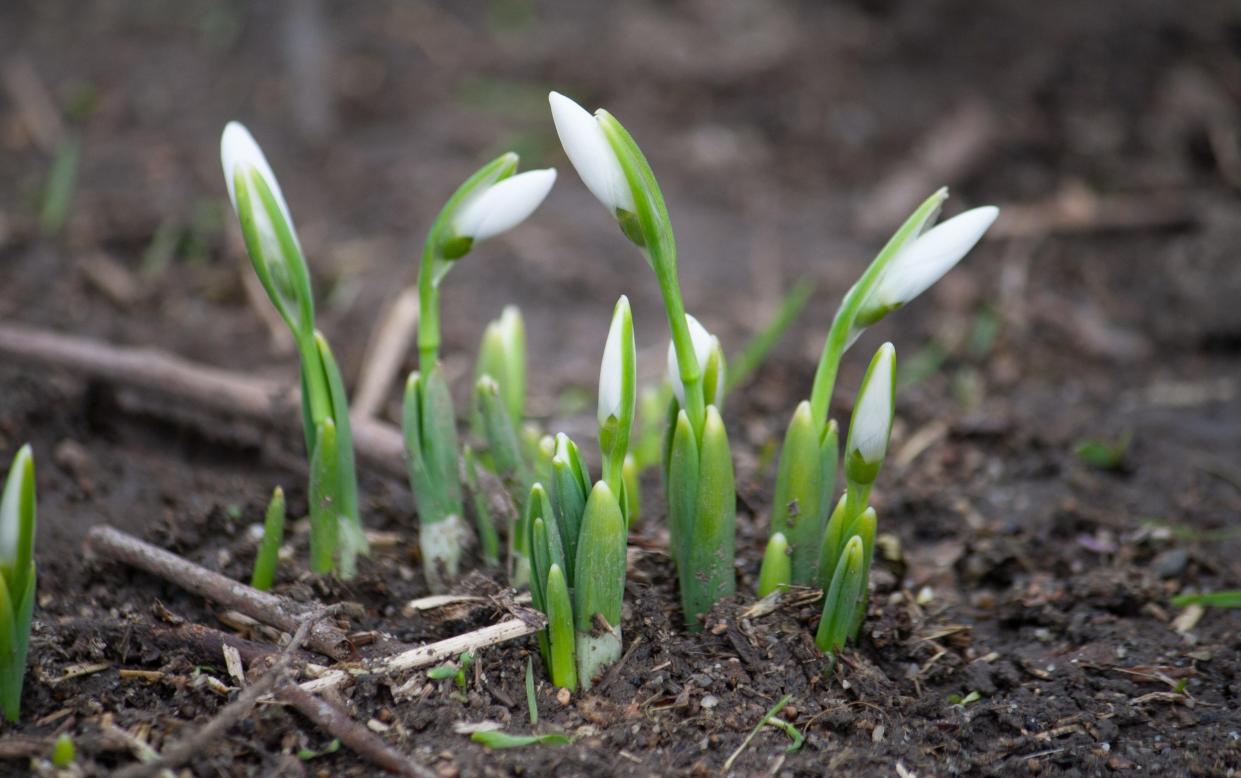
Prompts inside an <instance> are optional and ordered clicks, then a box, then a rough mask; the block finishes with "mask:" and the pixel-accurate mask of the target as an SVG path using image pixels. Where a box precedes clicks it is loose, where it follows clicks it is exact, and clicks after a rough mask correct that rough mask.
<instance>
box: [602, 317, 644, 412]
mask: <svg viewBox="0 0 1241 778" xmlns="http://www.w3.org/2000/svg"><path fill="white" fill-rule="evenodd" d="M626 384H628V385H629V391H628V392H626ZM635 384H636V373H635V368H634V340H633V316H632V314H631V313H630V310H629V298H628V297H625V296H624V295H621V298H620V300H619V301H618V302H617V303H616V310H615V311H614V312H613V313H612V326H611V327H610V328H609V329H608V339H607V343H605V344H604V346H603V362H602V363H601V364H600V365H599V413H598V418H599V423H600V424H606V423H607V420H608V419H609V418H610V417H613V416H615V417H616V418H617V419H630V418H633V413H634V408H633V404H634V401H635V398H636V394H637V390H636V387H635V386H634V385H635ZM626 395H627V396H628V401H629V407H628V408H625V407H624V404H625V400H626Z"/></svg>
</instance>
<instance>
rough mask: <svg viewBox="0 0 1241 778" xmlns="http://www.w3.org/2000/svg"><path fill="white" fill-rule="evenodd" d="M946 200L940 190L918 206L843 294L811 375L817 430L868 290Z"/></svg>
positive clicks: (867, 295) (811, 395)
mask: <svg viewBox="0 0 1241 778" xmlns="http://www.w3.org/2000/svg"><path fill="white" fill-rule="evenodd" d="M947 197H948V191H947V190H946V189H941V190H939V191H938V192H936V193H935V194H933V195H931V196H930V197H928V198H927V199H926V200H925V201H924V202H923V203H922V205H920V206H918V209H917V210H916V211H914V212H913V214H912V215H911V216H910V217H909V218H908V219H906V220H905V223H904V224H902V225H901V228H900V229H899V230H897V231H896V234H895V235H893V236H892V237H891V238H890V239H889V240H888V242H887V244H885V245H884V247H883V249H882V250H880V252H879V254H878V255H877V256H876V257H875V259H874V260H873V261H872V262H871V263H870V266H869V267H867V268H866V272H864V273H863V274H862V277H861V278H859V279H858V280H857V281H856V282H855V283H854V284H853V286H852V287H851V288H850V289H849V291H848V293H847V294H845V299H844V301H842V302H841V304H840V308H839V309H838V310H837V311H836V316H835V317H834V318H833V319H832V326H831V329H829V330H828V333H827V340H826V342H824V344H823V354H822V356H820V357H819V367H818V369H817V370H816V371H815V374H814V388H813V390H812V391H811V393H810V409H811V411H812V412H813V413H814V419H815V421H816V422H817V423H818V424H819V425H820V426H822V425H824V424H826V423H827V412H828V405H829V404H830V403H831V400H832V391H833V390H834V389H835V386H836V374H837V372H839V370H840V360H841V358H842V357H843V356H844V353H845V351H847V350H848V348H849V346H850V345H851V343H852V337H853V336H854V335H855V334H856V332H855V330H854V325H855V324H857V318H858V313H859V312H860V311H861V309H862V305H863V304H864V303H865V302H866V298H867V297H869V296H870V293H871V290H872V289H874V288H875V284H877V283H879V277H880V276H881V275H883V271H884V269H885V268H886V267H887V266H888V263H890V262H891V261H892V260H893V259H894V258H895V257H896V255H897V254H899V253H900V250H901V248H903V247H904V246H905V244H906V243H908V242H909V241H910V240H912V239H914V238H916V237H917V236H918V235H919V234H920V233H921V232H922V229H923V227H924V226H925V225H926V224H927V223H928V222H930V221H931V219H932V218H934V216H935V214H936V213H937V212H938V211H939V207H940V205H941V204H943V202H944V200H945V199H947Z"/></svg>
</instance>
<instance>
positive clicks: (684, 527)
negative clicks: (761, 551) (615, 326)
mask: <svg viewBox="0 0 1241 778" xmlns="http://www.w3.org/2000/svg"><path fill="white" fill-rule="evenodd" d="M549 101H550V103H551V110H552V118H553V119H554V120H555V124H556V132H557V133H558V135H559V136H560V141H561V144H562V145H563V146H564V150H565V153H566V154H567V155H568V157H569V160H570V161H571V162H572V163H573V166H574V168H576V170H577V172H578V175H579V176H581V178H582V182H583V183H584V184H585V185H586V187H587V188H588V189H589V190H590V191H591V193H592V194H593V195H594V196H595V197H596V198H597V199H598V200H599V201H600V202H601V203H603V205H604V206H605V207H606V208H607V209H608V211H609V212H610V213H611V214H612V215H613V216H614V217H615V218H616V220H617V224H618V225H619V227H620V230H621V232H622V233H623V234H624V235H625V236H626V237H627V238H629V240H630V241H632V242H633V243H634V244H635V245H636V246H638V248H639V249H641V250H642V251H643V253H644V255H645V257H646V260H647V263H648V264H649V265H650V267H651V269H652V270H653V271H654V272H655V277H656V280H657V281H658V283H659V288H660V292H661V295H662V297H663V302H664V309H665V312H666V314H667V317H668V326H669V329H670V330H671V333H672V348H671V352H672V358H671V364H670V367H671V368H672V370H671V372H672V373H673V385H674V390H675V391H676V393H677V394H676V400H675V401H674V403H673V404H672V406H671V412H670V414H669V421H670V423H669V428H668V433H667V434H666V436H665V440H666V446H665V453H664V463H665V464H664V476H665V487H666V492H667V502H668V514H669V531H670V535H671V538H672V555H673V558H674V559H675V560H676V562H677V568H678V574H679V581H680V590H681V603H682V609H683V611H684V616H685V623H686V625H687V627H689V628H690V629H691V630H698V629H701V628H702V625H701V622H700V620H699V617H700V616H701V615H702V614H703V613H705V611H706V610H707V609H709V608H710V607H711V605H712V603H714V602H715V601H716V600H718V599H720V598H721V597H726V596H728V595H731V594H732V593H733V591H734V587H735V580H734V576H733V558H734V543H735V538H734V531H735V522H736V494H735V490H734V482H733V467H732V457H731V454H730V451H729V447H728V437H727V434H726V432H725V429H724V423H723V420H722V419H721V418H720V409H719V406H720V403H721V401H722V398H723V394H724V360H723V353H722V352H721V351H720V349H719V344H718V341H714V339H713V338H710V336H707V338H706V339H704V338H703V337H702V336H703V335H704V334H705V332H706V331H705V330H704V329H703V328H702V327H701V326H700V325H697V322H696V321H695V320H693V319H692V317H690V316H688V315H686V313H685V305H684V302H683V301H682V297H681V289H680V283H679V280H678V278H677V254H676V238H675V236H674V234H673V231H672V224H671V222H670V220H669V218H668V210H667V208H666V206H665V204H664V199H663V195H662V193H661V192H660V189H659V184H658V183H657V181H656V180H655V174H654V172H653V171H652V170H651V168H650V165H649V164H648V163H647V161H646V158H645V157H644V156H643V155H642V152H641V150H640V149H639V148H638V145H637V143H635V142H634V140H633V138H632V136H630V134H629V132H628V131H627V130H625V128H624V127H623V126H622V125H621V124H620V122H618V121H617V120H616V119H615V117H613V116H612V115H611V114H609V113H608V112H607V111H604V110H602V109H600V110H599V111H597V112H596V113H595V114H594V115H593V116H592V115H591V114H590V113H588V112H587V111H585V110H584V109H583V108H582V107H581V106H579V105H578V104H577V103H575V102H573V101H572V100H570V99H569V98H567V97H564V96H563V95H560V94H558V93H556V92H553V93H551V95H550V96H549ZM712 341H714V345H712Z"/></svg>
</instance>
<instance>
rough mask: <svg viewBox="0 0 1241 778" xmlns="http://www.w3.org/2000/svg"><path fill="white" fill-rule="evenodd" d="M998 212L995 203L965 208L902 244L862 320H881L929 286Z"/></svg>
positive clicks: (868, 301) (955, 261)
mask: <svg viewBox="0 0 1241 778" xmlns="http://www.w3.org/2000/svg"><path fill="white" fill-rule="evenodd" d="M999 213H1000V209H998V208H996V207H995V206H992V205H988V206H984V207H982V208H975V209H973V210H970V211H966V212H965V213H963V214H961V215H959V216H954V217H953V218H951V219H949V220H948V221H946V222H944V223H942V224H940V225H938V226H936V227H934V228H932V229H930V230H927V231H926V232H924V233H922V234H921V235H919V236H918V237H917V238H914V239H913V240H912V241H910V242H909V243H908V244H906V245H905V246H904V247H902V248H901V250H900V253H899V254H897V255H896V256H895V257H894V258H893V259H892V261H891V263H890V264H889V265H888V266H887V267H886V268H885V269H884V271H883V275H881V276H880V277H879V282H878V283H877V284H876V285H875V288H874V289H873V290H872V291H871V293H870V295H869V296H868V297H867V300H866V305H865V306H864V307H863V310H862V313H861V315H860V316H859V319H860V320H861V321H862V323H864V324H869V323H873V322H875V321H878V320H879V319H881V318H883V316H885V315H886V314H887V313H888V312H890V311H893V310H895V309H897V308H899V307H901V306H902V305H905V304H906V303H908V302H910V301H911V300H913V299H914V298H915V297H917V296H918V295H920V294H922V293H923V292H925V291H926V290H927V289H928V288H930V286H931V285H932V284H934V283H935V282H936V281H938V280H939V279H940V278H942V277H943V276H944V274H945V273H947V272H948V271H949V270H951V269H952V268H953V267H954V266H955V265H956V264H957V263H958V262H960V261H961V259H962V257H964V256H965V255H966V254H968V253H969V251H970V249H972V248H974V245H975V244H977V243H978V241H979V240H981V239H982V236H983V233H985V232H986V231H987V229H988V228H989V227H990V226H991V224H992V223H993V222H994V221H995V218H996V216H998V215H999Z"/></svg>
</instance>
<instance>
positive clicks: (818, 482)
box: [759, 189, 998, 650]
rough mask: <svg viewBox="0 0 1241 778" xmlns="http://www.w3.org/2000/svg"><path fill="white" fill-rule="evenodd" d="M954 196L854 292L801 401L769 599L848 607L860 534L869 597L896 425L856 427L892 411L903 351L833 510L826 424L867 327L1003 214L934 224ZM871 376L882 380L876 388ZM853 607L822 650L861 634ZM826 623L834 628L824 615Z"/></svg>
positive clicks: (932, 205) (940, 195) (778, 511)
mask: <svg viewBox="0 0 1241 778" xmlns="http://www.w3.org/2000/svg"><path fill="white" fill-rule="evenodd" d="M947 197H948V193H947V190H943V189H941V190H940V191H938V192H936V193H935V194H933V195H931V197H929V198H927V200H926V201H924V202H923V203H922V204H921V205H920V206H919V207H918V209H917V210H915V211H914V213H913V214H912V215H911V216H910V217H909V218H908V219H906V221H905V223H904V224H903V225H901V227H900V229H899V230H897V232H896V234H895V235H893V236H892V238H891V239H890V240H889V241H888V243H887V244H886V245H885V246H884V247H883V249H882V250H881V251H880V252H879V254H878V255H877V256H876V257H875V259H874V260H873V261H872V262H871V264H870V266H869V267H867V269H866V271H865V272H864V273H863V274H862V276H861V277H860V278H859V279H858V280H857V281H856V282H855V283H854V284H853V286H852V287H851V288H850V289H849V291H848V293H847V294H846V295H845V298H844V300H843V301H842V302H841V304H840V308H839V309H838V310H837V311H836V315H835V317H834V318H833V320H832V325H831V329H830V330H829V331H828V334H827V339H826V341H825V342H824V344H823V353H822V355H821V357H820V359H819V364H818V368H817V370H816V372H815V378H814V385H813V388H812V391H811V396H810V398H809V399H808V400H805V401H803V402H801V403H800V404H798V406H797V408H796V410H795V411H794V412H793V417H792V420H791V421H790V422H789V426H788V430H787V431H786V433H785V437H784V445H783V447H782V449H781V453H780V462H779V466H778V469H777V475H776V485H775V494H774V497H773V503H772V516H771V533H772V534H771V538H770V540H769V541H768V546H769V547H768V550H767V553H766V554H765V555H764V559H763V566H762V569H761V570H760V573H759V580H760V582H761V583H760V586H761V588H762V589H764V590H765V591H768V592H769V591H773V590H774V589H775V588H778V587H780V586H783V585H787V584H797V585H801V586H808V585H812V584H819V585H821V586H822V587H823V588H824V590H825V591H826V592H827V593H828V602H827V604H826V606H825V614H826V613H827V612H828V611H829V610H831V611H833V612H835V610H838V609H840V608H844V607H846V606H845V605H843V604H840V605H836V604H833V599H832V598H833V596H839V597H844V596H845V595H847V594H848V587H850V586H852V585H854V584H855V583H857V582H856V581H853V580H852V579H851V578H849V577H848V576H845V578H843V579H842V581H841V587H844V588H839V587H838V588H837V589H835V590H833V588H832V587H833V586H834V579H835V573H836V572H837V570H839V569H847V568H848V566H847V565H843V561H848V560H847V559H846V557H845V554H846V552H847V551H848V548H847V547H848V546H849V543H850V541H851V540H852V539H853V537H855V536H859V538H860V540H861V541H862V546H861V548H860V549H859V552H860V554H861V556H860V557H859V564H858V565H857V570H858V574H859V575H861V576H862V579H861V583H860V585H861V587H862V588H861V590H860V591H861V595H860V596H861V598H862V599H863V600H864V598H865V591H866V580H865V579H866V577H867V576H868V575H869V570H870V559H871V555H872V550H873V545H874V543H873V536H874V529H873V526H872V527H871V528H870V530H869V535H870V538H871V540H870V541H866V532H864V531H862V532H860V533H859V530H865V529H866V519H865V518H864V517H865V515H866V511H867V501H868V499H869V495H870V489H871V485H872V484H873V482H874V477H875V475H877V474H878V469H879V466H880V464H881V463H882V458H883V457H882V455H877V453H876V450H875V446H876V445H877V443H878V441H879V440H880V439H882V442H883V446H884V447H885V451H884V453H886V445H887V431H886V430H887V429H888V428H890V424H891V420H890V417H889V418H888V420H887V422H886V423H887V425H888V426H887V427H885V428H884V429H883V430H882V435H881V434H880V432H881V430H880V429H879V427H878V426H873V425H872V426H869V427H866V429H867V432H865V433H863V432H862V431H860V430H859V429H857V428H855V426H854V425H857V424H858V423H859V422H862V423H863V426H866V423H867V422H874V421H875V420H876V419H880V418H881V417H882V414H875V413H873V412H872V411H873V410H874V407H875V406H876V404H879V403H880V398H881V395H885V393H886V395H885V396H886V400H883V403H882V404H883V405H885V406H886V407H887V408H888V409H889V412H890V409H891V405H892V397H891V395H892V392H893V391H894V387H895V380H894V379H893V378H892V373H891V371H892V370H893V369H894V367H893V366H894V364H895V352H894V351H893V350H892V348H891V346H890V344H885V346H884V347H883V348H881V349H880V350H879V353H877V354H876V356H875V359H874V361H873V362H872V364H871V369H870V370H869V371H868V373H867V379H866V381H865V382H864V389H863V391H862V392H861V393H860V395H859V397H860V398H861V399H859V402H858V406H857V407H855V409H854V422H853V424H851V426H850V430H849V441H850V442H849V443H848V444H847V445H846V454H845V456H846V461H845V462H844V471H845V478H846V490H845V495H844V496H843V497H842V498H841V500H840V502H839V503H838V504H837V505H836V508H835V510H833V509H832V505H833V496H834V494H835V491H836V476H837V469H838V464H839V462H838V459H839V457H840V450H839V445H840V444H839V431H838V429H837V426H836V422H835V421H834V420H832V419H829V418H828V411H829V408H830V405H831V399H832V393H833V391H834V389H835V383H836V375H837V372H838V371H839V368H840V362H841V359H842V357H843V356H844V354H845V352H846V351H847V350H848V348H849V347H850V346H851V345H852V344H853V343H854V342H855V341H856V340H857V339H858V337H860V336H861V334H862V332H863V331H864V330H865V329H866V328H867V327H869V326H871V325H872V324H875V323H877V322H878V321H880V320H881V319H883V318H884V317H885V316H887V315H888V314H889V313H891V312H892V311H895V310H897V309H899V308H902V307H904V306H905V305H906V304H908V303H909V302H910V301H912V300H913V299H914V298H915V297H917V296H918V295H919V294H921V293H922V292H924V291H926V289H928V288H929V287H930V286H931V285H932V284H934V283H935V282H936V281H937V280H939V278H940V277H942V276H943V275H944V274H945V273H947V272H948V271H949V270H951V269H952V268H953V267H954V266H955V265H956V264H957V263H958V262H959V261H960V260H961V259H962V258H963V257H964V256H965V255H966V254H967V253H968V252H969V251H970V249H972V248H973V247H974V245H975V244H977V242H978V241H979V240H980V239H981V238H982V236H983V234H984V233H985V232H986V231H987V229H988V228H989V227H990V226H991V224H992V223H993V222H994V221H995V218H996V216H997V214H998V210H997V209H996V208H994V207H991V206H986V207H982V208H975V209H973V210H971V211H967V212H965V213H963V214H961V215H959V216H957V217H955V218H952V219H949V220H947V221H945V222H944V223H942V224H940V225H938V226H935V227H932V226H931V225H932V224H933V223H934V221H935V218H936V216H937V214H938V213H939V210H940V207H941V206H942V205H943V202H944V200H945V199H947ZM877 368H881V369H880V370H878V371H877ZM872 378H875V380H876V383H874V384H873V386H872V383H871V380H872ZM867 387H869V391H868V390H867ZM868 398H870V399H868ZM864 403H867V404H866V405H864ZM859 412H860V413H861V417H859V415H858V414H859ZM872 471H873V472H872ZM829 512H830V516H829ZM871 521H872V524H873V519H872V520H871ZM859 522H860V524H859ZM777 536H778V537H779V539H777ZM785 545H787V549H788V551H787V553H788V555H789V557H790V564H789V565H788V574H787V578H786V577H785V573H784V563H783V561H782V560H780V559H779V557H778V555H777V554H776V551H775V548H776V547H777V546H785ZM842 575H844V574H843V573H842ZM833 591H835V592H836V594H835V595H833V594H832V592H833ZM846 599H848V598H847V597H846ZM842 603H843V601H842ZM847 607H848V608H850V609H851V610H850V614H849V615H847V617H846V619H845V620H846V622H848V623H849V629H848V630H846V631H845V632H844V633H835V632H832V630H833V629H835V627H834V626H832V627H830V628H829V629H828V631H827V633H825V632H824V628H823V627H821V628H820V632H819V644H820V646H821V647H823V648H824V650H836V649H838V648H839V647H840V646H841V645H843V638H839V634H844V635H846V637H848V636H852V635H854V634H856V631H857V626H858V625H860V623H861V619H862V615H863V614H864V611H865V607H864V603H863V604H861V605H858V606H853V605H849V606H847ZM824 622H825V624H826V623H827V622H828V619H827V618H826V616H825V618H824ZM829 633H830V634H829Z"/></svg>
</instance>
